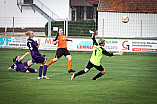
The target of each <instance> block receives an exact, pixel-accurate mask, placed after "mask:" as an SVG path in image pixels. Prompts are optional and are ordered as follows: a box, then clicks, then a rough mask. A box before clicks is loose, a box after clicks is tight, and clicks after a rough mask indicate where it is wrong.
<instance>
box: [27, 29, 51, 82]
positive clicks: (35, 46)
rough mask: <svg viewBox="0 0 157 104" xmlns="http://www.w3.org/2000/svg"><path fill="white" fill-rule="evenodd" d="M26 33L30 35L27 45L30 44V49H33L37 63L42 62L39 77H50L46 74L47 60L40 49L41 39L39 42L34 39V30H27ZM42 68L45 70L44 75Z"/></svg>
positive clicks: (33, 56) (32, 53) (32, 54)
mask: <svg viewBox="0 0 157 104" xmlns="http://www.w3.org/2000/svg"><path fill="white" fill-rule="evenodd" d="M26 35H27V36H28V39H27V46H28V48H29V50H30V51H31V56H32V58H33V59H34V60H35V62H36V63H39V64H40V67H39V75H38V79H49V78H48V77H47V76H46V72H47V61H46V59H45V58H44V57H43V56H42V55H41V54H40V53H39V51H38V48H39V45H40V41H38V43H37V42H36V41H34V40H33V39H32V38H33V37H34V33H33V31H27V32H26ZM43 66H44V69H43ZM42 70H43V76H42Z"/></svg>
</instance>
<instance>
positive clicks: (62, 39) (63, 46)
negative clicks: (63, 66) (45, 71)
mask: <svg viewBox="0 0 157 104" xmlns="http://www.w3.org/2000/svg"><path fill="white" fill-rule="evenodd" d="M67 41H72V40H71V39H67V36H66V35H65V34H63V29H62V28H59V29H58V32H57V35H56V38H55V39H54V42H53V44H54V45H56V44H57V43H58V47H57V52H56V55H55V58H54V59H51V60H50V61H49V63H48V64H47V66H49V65H51V64H52V63H54V62H55V61H57V60H58V59H59V58H60V57H62V55H64V56H65V57H66V58H67V59H68V69H69V70H68V72H69V73H71V72H75V70H73V69H71V68H72V56H71V54H70V52H69V51H68V50H67Z"/></svg>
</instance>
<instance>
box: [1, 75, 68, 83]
mask: <svg viewBox="0 0 157 104" xmlns="http://www.w3.org/2000/svg"><path fill="white" fill-rule="evenodd" d="M65 73H67V72H65ZM65 73H58V74H54V75H49V76H55V75H60V74H65ZM31 79H37V78H28V79H23V80H31ZM23 80H15V81H11V82H7V83H1V84H0V85H5V84H10V83H14V82H20V81H23ZM50 80H51V79H50Z"/></svg>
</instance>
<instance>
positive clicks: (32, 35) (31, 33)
mask: <svg viewBox="0 0 157 104" xmlns="http://www.w3.org/2000/svg"><path fill="white" fill-rule="evenodd" d="M26 35H27V36H28V37H29V39H30V38H33V37H34V33H33V31H27V32H26Z"/></svg>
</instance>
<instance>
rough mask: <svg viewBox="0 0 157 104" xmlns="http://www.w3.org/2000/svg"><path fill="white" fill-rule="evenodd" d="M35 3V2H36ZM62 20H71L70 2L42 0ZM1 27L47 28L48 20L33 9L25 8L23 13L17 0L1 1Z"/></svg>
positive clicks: (65, 0)
mask: <svg viewBox="0 0 157 104" xmlns="http://www.w3.org/2000/svg"><path fill="white" fill-rule="evenodd" d="M34 1H35V0H34ZM40 1H41V2H42V3H43V4H45V5H46V6H47V7H48V8H49V9H51V10H52V11H53V12H54V13H55V14H57V15H58V16H59V17H61V18H62V19H66V18H69V9H70V7H69V0H40ZM0 7H1V9H0V27H13V17H14V18H15V27H22V26H25V27H45V24H46V23H47V19H45V18H44V17H43V16H42V15H40V14H39V13H38V12H37V11H36V12H34V11H33V9H32V8H31V7H23V9H22V13H21V11H20V9H19V8H18V6H17V0H0Z"/></svg>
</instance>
